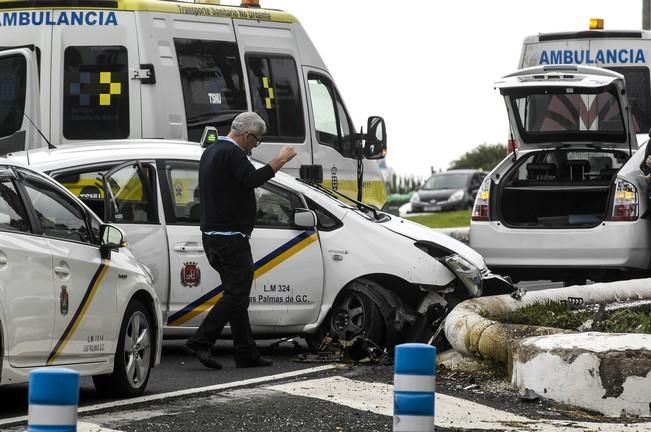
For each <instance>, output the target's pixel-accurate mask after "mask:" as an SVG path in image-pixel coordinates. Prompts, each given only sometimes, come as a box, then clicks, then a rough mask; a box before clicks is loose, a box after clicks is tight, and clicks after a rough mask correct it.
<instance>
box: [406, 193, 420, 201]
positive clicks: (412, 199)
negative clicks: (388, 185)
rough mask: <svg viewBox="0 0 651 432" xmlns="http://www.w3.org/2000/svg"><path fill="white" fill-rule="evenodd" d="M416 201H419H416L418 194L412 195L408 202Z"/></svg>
mask: <svg viewBox="0 0 651 432" xmlns="http://www.w3.org/2000/svg"><path fill="white" fill-rule="evenodd" d="M416 201H420V200H419V199H418V194H417V193H416V192H414V193H413V194H411V198H409V202H416Z"/></svg>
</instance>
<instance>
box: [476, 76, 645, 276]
mask: <svg viewBox="0 0 651 432" xmlns="http://www.w3.org/2000/svg"><path fill="white" fill-rule="evenodd" d="M495 86H496V87H497V88H498V89H499V90H500V92H501V94H502V95H503V96H504V99H505V101H506V108H507V111H508V115H509V119H510V125H511V133H512V137H513V139H515V141H516V142H517V144H518V149H517V150H516V151H515V152H514V153H512V154H510V155H508V156H507V157H506V158H505V159H504V160H503V161H502V162H501V163H500V164H499V165H498V166H497V167H496V168H495V169H494V170H493V171H492V172H491V173H490V174H489V175H488V176H487V177H486V179H485V180H484V182H483V184H482V186H481V188H480V190H479V193H478V195H477V199H476V200H475V205H474V209H473V212H472V220H471V224H470V246H471V247H472V248H473V249H475V250H476V251H477V252H479V253H480V254H482V256H483V257H484V258H485V260H486V262H487V264H488V266H489V267H490V268H491V269H492V270H494V271H498V272H500V273H501V274H504V275H509V276H511V277H512V278H513V280H515V281H517V280H523V279H524V280H535V279H547V280H562V281H565V282H568V283H570V284H571V283H585V280H586V279H591V280H595V281H605V280H614V279H620V278H624V277H629V276H638V275H645V274H648V271H649V268H650V263H651V255H650V254H651V241H650V239H651V237H650V235H651V232H650V230H649V228H650V227H649V220H648V219H647V218H646V213H647V212H648V203H647V198H646V196H647V194H646V191H647V183H646V181H645V179H644V178H643V177H642V172H641V171H640V165H641V164H642V163H643V160H644V152H643V151H636V150H637V147H638V146H637V141H636V137H635V132H634V131H635V129H634V128H633V119H632V118H633V116H632V115H631V105H630V103H629V100H628V98H627V93H626V87H625V84H624V79H623V76H622V75H620V74H618V73H616V72H613V71H610V70H606V69H601V68H594V67H587V66H574V65H554V66H538V67H533V68H528V69H523V70H521V71H518V72H515V73H513V74H510V75H507V76H505V77H504V78H502V79H501V80H499V81H498V82H496V84H495Z"/></svg>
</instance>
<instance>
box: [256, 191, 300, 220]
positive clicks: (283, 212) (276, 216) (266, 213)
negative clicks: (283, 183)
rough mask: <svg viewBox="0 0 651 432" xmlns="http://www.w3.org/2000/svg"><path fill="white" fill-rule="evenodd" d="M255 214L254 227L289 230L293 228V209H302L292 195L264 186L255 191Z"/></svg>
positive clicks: (298, 199)
mask: <svg viewBox="0 0 651 432" xmlns="http://www.w3.org/2000/svg"><path fill="white" fill-rule="evenodd" d="M255 198H256V204H257V213H256V217H255V226H256V227H268V228H291V229H295V228H296V227H295V226H294V209H295V208H301V207H304V206H303V205H302V204H301V200H300V198H298V197H297V196H296V195H294V194H293V193H291V192H289V191H287V190H284V189H281V188H277V187H273V186H271V185H264V186H262V187H259V188H256V189H255Z"/></svg>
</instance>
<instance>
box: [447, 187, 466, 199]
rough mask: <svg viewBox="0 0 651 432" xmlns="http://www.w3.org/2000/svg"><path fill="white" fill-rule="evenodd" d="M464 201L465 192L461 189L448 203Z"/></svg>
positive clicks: (451, 196)
mask: <svg viewBox="0 0 651 432" xmlns="http://www.w3.org/2000/svg"><path fill="white" fill-rule="evenodd" d="M462 199H463V190H462V189H459V190H458V191H456V192H455V193H453V194H452V195H450V198H448V201H461V200H462Z"/></svg>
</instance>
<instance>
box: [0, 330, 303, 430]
mask: <svg viewBox="0 0 651 432" xmlns="http://www.w3.org/2000/svg"><path fill="white" fill-rule="evenodd" d="M296 341H297V343H298V342H299V341H300V343H298V345H297V346H295V344H293V343H290V342H283V343H282V344H280V346H278V347H277V348H272V349H270V348H267V347H268V346H269V345H271V344H272V343H273V342H275V341H259V342H258V345H259V347H260V348H261V351H262V353H263V355H267V356H270V357H272V358H273V360H274V364H273V365H272V366H270V367H267V368H257V369H256V368H254V369H238V368H236V367H235V364H234V362H233V358H232V350H231V342H230V341H220V342H219V343H218V344H217V345H216V347H217V348H218V350H219V351H220V353H221V354H222V355H220V361H221V362H222V364H223V366H224V369H222V370H218V371H214V370H211V369H207V368H205V367H204V366H203V365H201V364H200V363H199V361H198V360H196V359H195V358H193V357H189V356H188V355H186V354H185V353H184V352H183V350H182V344H183V342H184V341H165V342H164V343H163V356H162V361H161V364H160V365H159V366H158V367H156V368H154V369H153V370H152V373H151V377H150V379H149V384H148V385H147V389H146V390H145V393H144V395H145V396H146V395H155V394H160V393H166V392H172V391H177V390H183V389H190V388H196V387H204V386H210V385H215V384H222V383H227V382H234V381H242V380H246V379H251V378H256V377H261V376H266V375H275V374H279V373H283V372H290V371H295V370H300V369H308V368H310V367H314V364H313V363H299V362H296V361H294V360H295V359H296V356H297V355H298V354H299V353H302V352H306V348H305V347H304V345H302V340H301V339H297V340H296ZM0 395H1V400H2V404H1V405H0V420H2V419H7V418H10V417H17V416H23V415H26V414H27V385H26V384H24V385H11V386H6V387H2V389H1V390H0ZM112 400H115V399H111V398H106V397H102V396H101V395H99V394H97V392H96V391H95V387H94V386H93V381H92V379H91V378H89V377H83V378H82V379H81V389H80V402H79V406H80V407H84V406H88V405H95V404H98V403H105V402H110V401H112Z"/></svg>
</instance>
